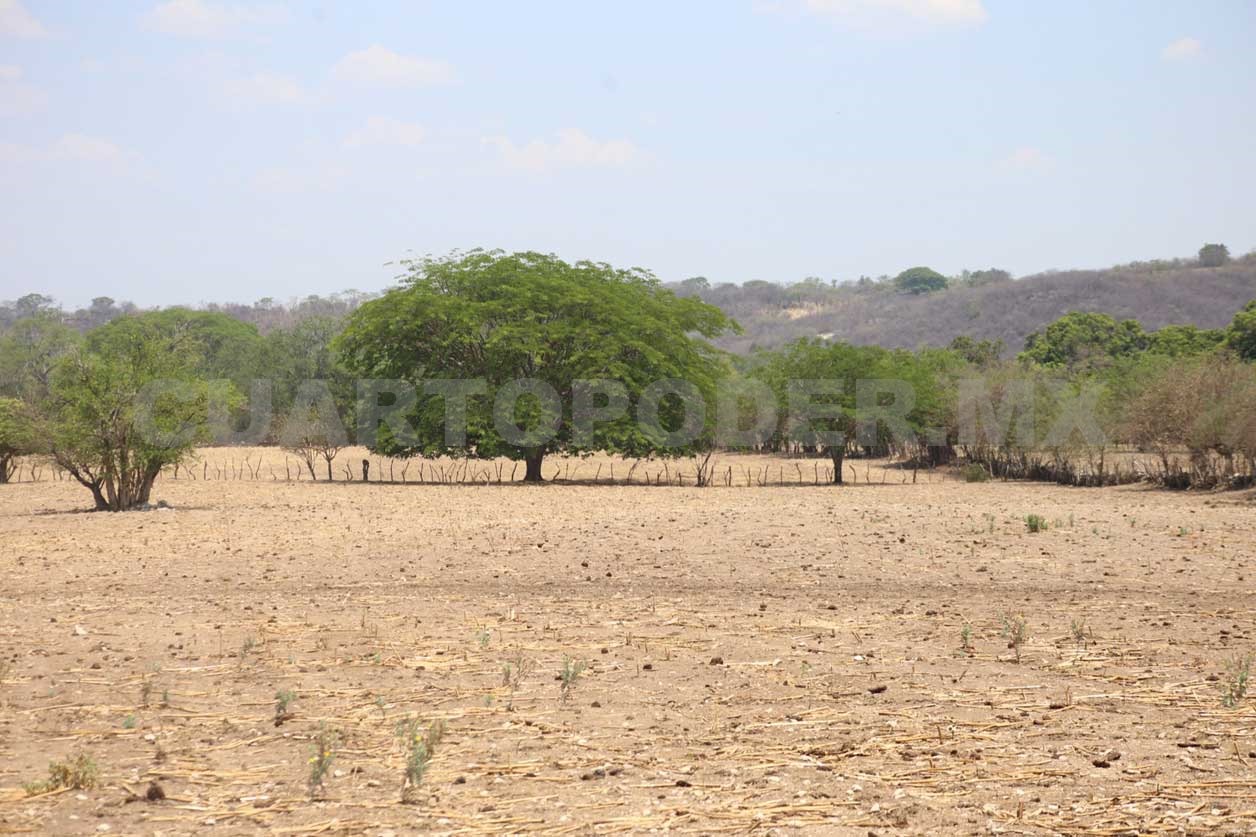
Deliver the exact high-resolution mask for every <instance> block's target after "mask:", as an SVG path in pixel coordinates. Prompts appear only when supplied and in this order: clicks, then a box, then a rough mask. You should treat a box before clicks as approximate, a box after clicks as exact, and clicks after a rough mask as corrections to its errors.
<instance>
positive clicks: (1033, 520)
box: [1025, 514, 1047, 534]
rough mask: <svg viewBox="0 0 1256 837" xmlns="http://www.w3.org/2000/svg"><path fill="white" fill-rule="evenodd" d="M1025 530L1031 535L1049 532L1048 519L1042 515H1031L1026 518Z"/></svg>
mask: <svg viewBox="0 0 1256 837" xmlns="http://www.w3.org/2000/svg"><path fill="white" fill-rule="evenodd" d="M1025 528H1026V529H1028V530H1029V532H1030V534H1037V533H1038V532H1045V531H1047V519H1046V518H1045V517H1043V516H1041V515H1037V514H1031V515H1028V516H1027V517H1026V518H1025Z"/></svg>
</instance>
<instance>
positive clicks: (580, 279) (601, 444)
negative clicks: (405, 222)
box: [337, 250, 736, 481]
mask: <svg viewBox="0 0 1256 837" xmlns="http://www.w3.org/2000/svg"><path fill="white" fill-rule="evenodd" d="M403 264H404V266H405V268H406V273H405V275H404V276H403V277H402V281H401V284H400V285H399V286H398V287H397V288H395V289H393V290H391V291H389V292H388V293H386V294H384V295H383V296H382V297H380V298H379V299H375V300H372V301H370V302H367V303H365V304H364V305H363V306H362V307H361V308H359V309H358V310H357V311H356V312H354V314H353V315H352V316H351V317H350V319H349V322H348V324H347V326H346V328H345V331H344V333H343V334H342V335H341V336H340V337H339V339H338V340H337V347H338V349H339V351H340V353H341V357H342V359H343V362H344V364H345V366H346V367H347V368H348V369H349V370H350V371H351V372H352V373H353V374H355V375H357V376H359V377H361V378H370V379H391V380H393V381H396V382H401V383H404V384H406V385H407V386H410V387H414V388H416V389H417V391H418V394H417V397H416V398H414V399H413V403H412V404H403V403H402V402H401V401H397V402H394V404H393V405H392V406H393V407H394V408H395V411H396V412H397V413H400V414H403V415H404V418H405V420H406V422H405V426H404V427H403V428H402V429H401V430H398V429H396V426H395V425H394V424H389V423H385V424H384V425H383V426H382V427H375V426H370V424H371V422H372V419H371V416H372V415H373V414H374V413H375V412H377V410H376V404H378V403H381V401H382V400H387V399H389V398H393V397H396V396H389V395H383V396H380V395H379V393H378V392H377V391H375V390H371V391H370V392H368V393H366V400H367V401H374V400H375V399H377V398H380V399H381V401H374V403H360V404H359V410H361V411H362V416H363V418H362V419H360V420H359V422H358V428H359V433H360V435H361V436H362V438H360V439H359V441H362V442H366V443H367V444H368V446H369V447H371V449H372V450H375V451H377V452H380V453H383V454H385V455H389V456H411V455H438V454H451V455H463V456H477V457H497V456H505V457H509V458H511V459H515V460H523V461H524V462H525V463H526V474H525V479H526V480H528V481H540V480H541V479H542V473H541V463H542V460H543V458H544V457H545V455H546V454H547V453H553V452H560V451H561V452H568V453H577V454H579V453H587V452H591V451H597V450H602V451H610V452H616V453H622V454H624V455H628V456H641V455H648V454H653V453H665V454H680V453H686V452H690V451H692V450H693V449H694V446H695V445H699V444H702V442H703V440H704V439H705V438H709V436H708V434H707V433H706V431H707V430H708V429H709V423H710V415H709V414H710V413H712V412H713V411H712V410H706V411H705V413H704V414H702V415H697V416H696V418H697V419H698V420H700V421H701V426H700V427H694V426H692V424H691V423H692V422H693V421H694V420H695V414H694V411H693V410H692V409H686V408H685V406H684V404H683V403H682V402H681V398H679V397H678V396H677V394H676V392H681V393H682V394H683V393H686V392H687V393H688V394H689V395H691V396H697V397H700V398H701V400H702V401H703V402H705V403H708V404H709V403H710V402H711V400H712V398H713V397H714V392H715V387H716V383H717V381H718V379H719V378H720V376H721V375H722V373H723V371H724V362H723V359H722V357H721V356H720V353H719V352H718V351H717V350H715V349H714V348H713V347H712V346H711V345H710V344H709V343H708V342H706V341H707V338H713V337H716V336H718V335H720V334H722V333H724V332H726V331H728V330H730V329H734V328H735V327H736V326H735V324H734V323H732V322H731V321H730V320H729V319H728V318H727V317H725V315H724V314H723V313H722V312H721V311H720V310H719V309H717V308H715V307H713V306H711V305H707V304H705V303H703V302H701V301H699V300H698V299H696V298H691V297H678V296H676V295H675V294H673V293H672V292H671V291H668V290H666V289H664V288H663V287H662V286H661V285H660V283H659V282H658V280H657V279H655V278H654V276H653V275H651V274H650V273H649V272H647V271H644V270H641V269H637V268H630V269H619V268H614V267H612V266H610V265H607V264H603V263H598V262H587V261H582V262H576V263H574V264H568V263H567V262H564V261H562V260H560V259H558V258H556V257H554V256H552V255H545V254H541V253H533V252H521V253H505V252H502V251H497V250H494V251H484V250H474V251H470V252H466V253H454V254H452V255H450V256H449V257H446V258H423V259H417V260H412V261H407V262H404V263H403ZM599 379H600V380H603V381H609V382H610V383H605V384H600V385H585V384H582V383H580V382H582V381H590V380H599ZM668 380H670V381H672V382H681V383H679V384H676V385H675V386H673V385H670V384H667V383H666V381H668ZM660 381H663V382H665V383H664V384H663V385H662V387H661V388H660V385H659V384H658V383H657V382H660ZM455 382H460V383H455ZM554 395H556V396H557V397H556V398H554V397H553V396H554ZM464 399H465V400H464ZM458 403H465V422H464V421H462V420H461V419H460V417H458V416H456V415H453V414H451V415H450V421H447V420H446V414H447V411H449V410H451V405H456V404H458ZM627 403H635V404H636V405H637V407H638V413H641V411H642V409H643V405H648V406H645V407H644V409H645V413H646V414H648V415H644V416H643V417H644V418H645V419H646V420H645V421H637V420H636V418H637V417H634V416H633V415H632V414H631V412H630V411H626V410H623V409H622V408H623V407H624V406H625V405H626V404H627ZM582 405H583V406H584V407H586V408H589V409H587V410H582V409H581V407H582ZM690 406H691V407H692V403H691V404H690ZM699 406H701V405H699ZM452 410H453V412H454V413H456V412H457V411H458V408H457V407H456V406H452ZM582 417H583V418H584V419H585V420H583V421H582V420H581V418H582ZM593 417H595V418H593ZM656 417H657V420H656V421H655V420H654V419H655V418H656ZM462 427H465V431H466V432H465V435H463V434H462V433H460V432H459V431H460V429H461V428H462ZM695 430H696V431H698V432H696V433H695V432H692V431H695Z"/></svg>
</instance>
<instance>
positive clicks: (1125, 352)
mask: <svg viewBox="0 0 1256 837" xmlns="http://www.w3.org/2000/svg"><path fill="white" fill-rule="evenodd" d="M1150 342H1151V341H1150V338H1149V337H1148V336H1147V333H1146V332H1145V331H1143V327H1142V325H1140V324H1139V323H1138V321H1136V320H1121V321H1120V322H1118V321H1117V320H1115V319H1113V318H1112V317H1110V316H1108V315H1107V314H1099V313H1095V312H1081V311H1073V312H1071V313H1069V314H1066V315H1065V316H1063V317H1061V318H1060V319H1058V320H1056V321H1055V322H1053V323H1051V324H1050V325H1048V326H1047V327H1046V328H1045V329H1043V330H1042V331H1041V332H1037V331H1036V332H1034V333H1033V334H1030V335H1029V336H1028V337H1027V338H1025V351H1023V352H1021V355H1020V357H1021V359H1022V360H1024V361H1028V362H1031V363H1037V364H1039V365H1041V366H1049V367H1055V368H1060V369H1065V370H1069V371H1087V370H1092V369H1098V368H1103V367H1105V366H1107V365H1109V364H1110V363H1111V362H1112V361H1113V360H1115V359H1117V358H1121V357H1127V356H1129V355H1132V354H1135V353H1137V352H1141V351H1143V350H1145V349H1146V348H1147V347H1148V346H1149V345H1150Z"/></svg>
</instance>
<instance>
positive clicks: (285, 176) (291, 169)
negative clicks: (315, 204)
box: [253, 164, 349, 194]
mask: <svg viewBox="0 0 1256 837" xmlns="http://www.w3.org/2000/svg"><path fill="white" fill-rule="evenodd" d="M348 180H349V171H348V169H345V168H343V167H341V166H335V165H314V164H309V165H307V164H298V165H293V166H276V167H273V168H268V169H263V170H262V171H260V172H258V173H257V175H256V176H255V177H254V178H253V185H254V186H255V187H256V188H257V189H259V190H261V191H263V192H269V193H272V194H291V193H295V192H333V191H336V190H337V189H339V188H340V187H341V186H343V185H344V184H345V183H347V182H348Z"/></svg>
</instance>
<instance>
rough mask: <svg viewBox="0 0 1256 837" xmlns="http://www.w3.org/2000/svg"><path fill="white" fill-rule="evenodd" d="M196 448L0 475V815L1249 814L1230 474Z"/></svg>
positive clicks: (558, 819)
mask: <svg viewBox="0 0 1256 837" xmlns="http://www.w3.org/2000/svg"><path fill="white" fill-rule="evenodd" d="M246 454H248V455H251V456H253V458H254V459H253V460H252V461H253V464H254V465H256V464H257V463H258V462H265V463H266V464H265V467H263V468H260V469H259V468H256V467H253V466H250V467H249V468H247V469H245V468H241V467H238V465H239V460H240V459H241V457H242V456H244V455H246ZM203 456H204V457H205V460H206V461H205V463H204V464H203V465H202V466H198V467H196V468H194V469H193V471H194V472H195V473H193V472H184V473H183V474H182V475H181V476H180V478H179V479H177V480H176V479H172V478H170V477H166V478H164V479H163V480H162V481H161V482H160V483H159V484H158V490H157V496H158V497H160V498H161V499H162V500H164V501H166V502H168V503H169V505H170V506H172V507H173V508H172V509H170V510H161V511H147V512H132V513H125V514H97V513H83V512H82V509H83V508H84V507H85V505H86V502H85V501H86V498H87V494H86V492H85V491H84V490H82V489H81V488H78V487H77V486H75V485H73V484H71V483H68V482H64V481H58V480H55V479H53V478H51V476H50V475H49V474H47V473H43V472H40V474H39V476H40V477H41V480H40V481H38V482H34V483H32V482H29V481H24V482H20V483H17V484H11V485H8V486H3V487H0V544H2V548H0V568H2V573H3V575H2V576H0V577H2V578H3V587H2V597H0V655H2V657H0V832H5V833H9V832H12V833H54V834H95V833H103V832H113V833H117V834H166V835H174V834H192V833H196V834H200V833H221V834H236V833H263V832H265V833H279V834H283V833H288V834H314V833H318V834H376V835H387V834H405V833H413V832H419V831H422V832H431V833H444V834H513V833H542V834H603V833H637V832H642V833H646V832H656V833H657V832H663V831H671V832H676V833H701V834H713V833H724V832H729V833H743V832H756V833H764V834H804V833H805V834H859V835H866V834H878V835H897V834H904V835H906V834H976V833H1003V834H1091V835H1107V834H1136V833H1138V834H1143V833H1147V834H1154V833H1166V834H1181V833H1185V834H1230V833H1232V834H1249V833H1254V832H1256V698H1253V697H1252V696H1247V695H1244V694H1243V691H1244V685H1245V684H1244V683H1243V682H1242V681H1243V673H1242V668H1243V662H1242V661H1243V658H1244V656H1245V655H1247V654H1249V653H1252V652H1256V619H1254V616H1256V610H1254V604H1253V595H1252V594H1253V591H1254V590H1256V565H1253V559H1254V558H1256V513H1253V512H1254V511H1256V504H1254V503H1253V501H1252V497H1251V496H1250V495H1243V494H1237V493H1228V494H1184V493H1170V492H1163V491H1156V490H1149V489H1146V488H1139V487H1128V488H1120V489H1067V488H1060V487H1055V486H1046V485H1034V484H1007V483H984V484H966V483H964V482H962V481H960V480H958V479H956V478H955V477H954V476H953V475H948V474H944V473H936V474H930V475H925V474H921V475H920V476H919V477H918V479H917V481H916V482H915V483H913V482H912V481H911V479H910V475H909V474H906V473H903V472H900V471H897V470H894V469H887V468H882V467H879V466H878V465H876V464H873V465H871V466H869V465H865V464H864V463H859V464H858V465H857V466H856V473H857V474H858V475H859V477H860V479H859V481H858V482H857V483H855V484H854V485H849V486H846V487H844V488H835V487H832V486H826V485H819V486H816V485H814V484H808V483H811V482H814V480H812V479H810V478H809V477H808V476H807V475H808V474H810V473H811V471H812V469H813V467H814V463H811V462H805V463H799V464H798V465H797V466H795V465H794V464H793V463H788V462H786V463H782V462H781V461H780V460H768V459H760V458H754V457H739V458H734V459H728V460H725V461H722V463H721V465H720V466H718V469H719V470H723V469H724V468H729V469H732V470H731V471H725V473H732V474H735V475H737V476H736V478H735V479H731V480H730V481H732V482H733V483H734V484H733V485H732V486H731V487H730V486H726V485H723V484H721V485H719V486H717V487H712V488H706V489H697V488H694V487H691V486H692V481H691V480H690V481H687V483H686V486H684V487H676V486H670V487H669V486H667V485H662V486H656V485H651V486H649V487H647V486H644V485H640V484H637V485H633V486H623V485H618V486H612V485H591V484H581V483H580V482H579V479H580V478H585V479H587V478H589V477H592V476H593V471H594V468H595V467H601V466H602V465H609V463H605V462H603V463H599V464H598V465H596V466H595V464H594V463H593V462H590V461H585V462H580V463H577V464H575V466H574V467H575V468H576V471H577V473H576V475H574V476H573V475H572V474H571V472H570V471H569V472H568V477H569V478H570V479H571V480H572V482H569V483H566V484H564V483H562V482H559V483H556V484H550V485H544V486H539V487H525V486H522V485H497V484H495V477H492V476H490V477H489V478H488V479H487V480H486V481H487V482H489V483H490V484H487V485H484V484H481V485H470V484H465V483H463V484H434V483H433V480H434V479H436V477H435V471H433V472H429V474H428V475H427V478H426V479H425V482H424V483H423V484H416V481H415V474H414V473H413V472H411V473H410V474H409V475H408V484H380V483H375V482H371V483H369V484H363V483H362V482H361V481H360V480H359V481H355V482H353V483H345V482H342V481H341V482H336V483H335V484H326V483H322V482H320V483H317V484H312V483H310V482H309V481H308V480H302V481H300V482H297V481H288V480H286V479H285V478H284V471H283V469H282V460H283V458H284V457H283V455H282V453H278V452H269V451H252V452H234V451H219V450H211V451H205V452H203ZM348 461H357V460H355V459H354V458H353V457H350V456H346V458H345V462H348ZM228 462H232V463H234V464H233V465H232V466H230V467H228V465H227V463H228ZM289 465H290V463H289ZM337 467H338V469H339V468H341V467H343V466H342V465H339V464H338V466H337ZM564 467H567V466H565V465H564V464H563V463H550V464H547V466H546V470H547V476H548V475H549V474H548V472H549V470H550V469H551V468H555V469H556V470H561V469H562V468H564ZM629 467H630V466H629V465H628V464H626V463H619V464H618V465H617V466H616V468H617V471H616V474H617V478H621V477H622V476H623V475H624V473H625V472H626V470H627V469H628V468H629ZM662 467H663V466H662V464H661V463H646V464H643V465H642V466H640V467H639V468H638V470H637V471H636V472H635V474H634V479H636V480H637V481H638V482H640V481H641V480H642V479H643V478H646V477H647V475H649V478H651V479H656V478H655V477H654V474H656V473H657V472H659V471H661V470H662ZM669 467H670V468H671V469H674V468H675V465H674V464H672V465H671V466H669ZM764 467H767V468H769V469H770V472H771V473H775V474H778V475H779V474H783V476H780V479H782V480H784V481H786V482H788V481H789V479H790V476H789V475H790V473H791V471H792V472H796V474H797V475H798V477H797V481H798V482H800V483H802V484H797V485H788V484H787V485H784V486H782V485H778V484H776V482H777V480H773V479H766V480H762V481H766V482H768V483H769V484H768V485H766V486H765V485H759V484H758V482H760V480H759V479H758V478H756V477H753V476H751V475H752V474H754V473H760V472H759V471H757V470H756V469H762V468H764ZM277 468H278V470H277V471H276V469H277ZM386 471H387V468H386V467H385V466H384V465H383V464H382V463H381V464H380V465H378V466H377V467H376V469H375V470H374V471H373V472H372V478H374V477H376V476H378V475H379V474H380V473H384V472H386ZM669 473H671V472H669ZM743 473H744V474H745V477H744V478H743V477H742V476H741V475H742V474H743ZM384 475H385V476H387V473H384ZM193 476H195V477H196V478H195V479H194V478H193ZM600 476H601V477H605V476H606V472H605V470H602V471H600ZM29 477H30V473H29V472H27V474H26V477H25V478H26V479H27V480H29ZM747 481H749V482H751V485H750V486H746V485H745V482H747ZM1030 514H1037V515H1040V516H1041V517H1043V518H1044V519H1045V521H1046V522H1047V529H1046V530H1045V531H1040V532H1037V533H1031V532H1029V531H1028V529H1027V526H1026V523H1025V518H1026V516H1027V515H1030ZM1018 657H1019V659H1018ZM565 663H566V664H568V665H569V674H570V673H571V672H577V673H575V674H572V676H570V677H569V678H568V682H567V684H566V688H564V683H563V680H562V677H561V671H562V669H563V667H564V664H565ZM582 665H583V666H585V667H584V668H583V670H581V666H582ZM1253 690H1254V691H1256V687H1253ZM281 695H282V697H280V696H281ZM408 719H416V720H417V722H418V724H419V725H420V726H419V728H420V729H423V728H426V727H427V725H429V724H430V723H432V722H434V721H438V720H439V721H442V722H443V724H444V730H445V731H444V736H443V738H442V739H441V740H440V741H439V743H438V744H437V745H436V746H435V748H434V752H433V753H432V755H431V758H430V761H429V762H428V764H427V769H426V773H425V774H424V775H423V777H422V780H421V783H419V784H418V786H417V787H411V788H408V789H407V795H408V797H409V800H408V802H407V803H403V802H402V791H403V776H404V774H405V769H406V764H407V757H408V755H407V749H406V744H405V742H404V741H403V739H402V738H399V736H398V727H399V724H403V723H404V722H406V721H407V720H408ZM320 735H322V736H323V740H324V741H325V742H327V744H328V747H327V751H328V752H329V753H330V758H331V762H330V764H329V765H327V766H326V772H325V775H324V777H323V782H322V783H321V785H314V786H311V783H310V779H311V772H312V771H314V770H316V768H318V767H320V766H322V765H321V764H319V763H318V762H317V761H316V762H315V763H313V764H312V763H311V758H312V757H313V753H314V750H315V746H316V739H318V737H319V736H320ZM88 759H90V764H88V762H87V760H88ZM50 765H62V766H64V767H67V768H70V769H69V770H67V771H62V772H63V773H68V774H70V775H68V776H67V775H62V776H60V777H57V778H59V779H60V780H62V781H64V780H67V779H68V780H69V781H70V783H71V784H73V783H74V780H75V779H76V778H78V779H85V780H87V781H85V782H83V784H85V785H87V786H85V787H80V788H74V787H68V788H67V787H57V786H56V785H58V784H59V782H58V781H51V782H50V781H49V779H50V778H52V777H50ZM93 767H94V775H90V774H92V773H93V770H92V768H93ZM77 768H82V769H77ZM77 774H89V775H81V776H80V775H77ZM93 779H94V781H91V780H93Z"/></svg>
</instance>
